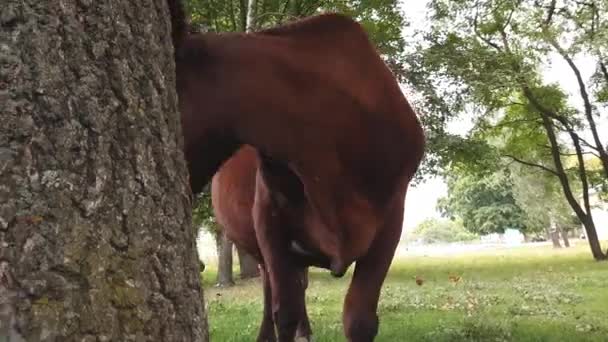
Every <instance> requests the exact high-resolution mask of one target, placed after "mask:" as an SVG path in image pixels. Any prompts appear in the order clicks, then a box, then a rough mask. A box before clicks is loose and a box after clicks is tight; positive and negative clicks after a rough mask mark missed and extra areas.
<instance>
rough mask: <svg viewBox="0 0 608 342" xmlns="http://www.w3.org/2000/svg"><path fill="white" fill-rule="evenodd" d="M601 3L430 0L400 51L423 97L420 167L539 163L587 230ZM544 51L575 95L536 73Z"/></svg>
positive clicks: (601, 76)
mask: <svg viewBox="0 0 608 342" xmlns="http://www.w3.org/2000/svg"><path fill="white" fill-rule="evenodd" d="M605 13H608V1H605V0H602V1H593V0H590V1H576V0H561V1H555V0H545V1H543V0H458V1H449V0H432V1H431V2H430V19H431V24H430V25H429V28H428V29H426V30H424V31H423V32H421V33H420V34H421V35H422V37H423V40H422V42H420V43H418V44H417V51H418V53H416V54H412V55H410V56H408V58H407V64H408V68H407V70H408V72H407V77H406V79H407V80H408V81H409V82H410V85H411V86H412V87H413V88H415V89H416V90H417V91H419V92H420V93H421V94H422V95H421V98H422V99H423V103H424V104H425V105H423V106H421V108H423V113H422V114H423V115H424V118H423V122H424V123H425V126H426V128H427V130H429V131H431V132H432V133H431V134H429V135H428V137H429V144H428V146H429V147H430V148H431V149H432V150H431V151H430V153H431V155H432V157H431V158H428V160H433V161H434V164H433V165H430V168H431V169H432V168H434V169H435V170H434V171H436V172H441V170H443V171H445V170H450V171H451V170H452V169H453V168H455V167H456V168H461V169H463V168H471V167H476V166H477V165H479V161H480V160H481V161H483V162H490V164H495V163H496V162H498V164H499V165H502V167H505V166H506V165H508V164H510V163H514V162H515V163H519V164H521V165H524V166H526V167H528V168H534V169H537V170H542V171H544V172H546V173H548V174H549V175H552V176H554V177H555V178H556V179H557V180H559V184H560V186H561V190H562V193H563V195H564V197H565V198H566V200H567V202H568V204H569V206H570V207H571V208H572V210H573V211H574V212H575V213H576V215H577V217H578V218H579V220H580V221H581V222H583V224H584V225H585V228H586V229H587V232H588V233H591V234H592V235H593V234H594V232H595V226H594V222H593V219H592V217H591V211H590V202H589V192H590V190H591V189H592V188H596V189H604V188H606V187H605V182H606V179H607V178H608V154H607V153H606V146H605V143H604V142H603V141H602V139H601V138H600V136H599V133H598V129H597V124H596V121H597V120H598V119H599V118H600V116H601V115H602V114H605V109H606V107H605V106H606V103H605V98H604V95H603V94H604V93H603V92H604V91H605V89H606V85H607V84H608V77H606V76H608V73H604V72H603V71H604V70H605V69H606V68H605V65H604V61H605V60H606V51H607V50H608V49H607V48H608V39H606V37H607V35H608V25H607V19H606V15H605ZM583 55H585V56H586V57H587V58H588V59H590V60H593V62H594V63H595V64H596V66H597V70H596V73H595V75H594V77H593V79H592V80H585V79H584V78H583V77H582V75H581V70H580V65H577V58H579V57H581V56H583ZM551 56H557V58H559V59H561V60H562V61H563V62H564V63H565V64H566V65H567V67H568V69H569V72H571V76H572V77H573V78H574V79H575V80H576V85H577V90H578V93H577V97H578V99H577V101H569V100H571V99H570V98H569V96H568V94H567V93H566V92H565V91H564V90H563V89H561V88H560V86H559V85H557V84H553V83H550V82H547V81H546V79H545V78H544V77H543V68H544V67H545V66H546V65H547V61H548V60H549V59H550V57H551ZM463 117H466V118H467V119H468V120H469V121H470V122H472V123H473V128H472V129H471V131H470V132H469V133H468V134H467V135H465V136H464V137H463V136H453V135H450V134H448V133H447V129H446V127H447V124H448V123H449V122H450V120H454V119H456V118H463ZM590 155H595V157H596V158H598V160H599V161H600V164H601V166H602V167H601V171H602V173H603V177H598V174H597V172H596V171H595V170H590V169H589V168H588V164H589V163H588V156H590ZM427 166H428V165H427ZM484 167H485V166H484ZM478 168H479V167H478ZM482 169H483V167H482ZM427 170H428V169H427ZM581 199H582V201H581ZM465 225H466V223H465ZM589 242H590V245H591V249H592V251H593V254H594V256H595V257H596V258H597V259H602V258H605V255H603V253H602V252H601V250H600V247H599V243H598V242H597V241H593V239H589Z"/></svg>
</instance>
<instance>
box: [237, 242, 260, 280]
mask: <svg viewBox="0 0 608 342" xmlns="http://www.w3.org/2000/svg"><path fill="white" fill-rule="evenodd" d="M236 252H237V254H238V256H239V267H240V269H241V279H247V278H255V277H258V276H259V275H260V270H259V269H258V262H257V261H256V260H255V259H254V258H253V257H252V256H251V255H250V254H247V252H245V251H244V250H242V249H241V248H238V247H237V248H236Z"/></svg>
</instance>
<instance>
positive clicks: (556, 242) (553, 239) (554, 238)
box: [545, 228, 562, 248]
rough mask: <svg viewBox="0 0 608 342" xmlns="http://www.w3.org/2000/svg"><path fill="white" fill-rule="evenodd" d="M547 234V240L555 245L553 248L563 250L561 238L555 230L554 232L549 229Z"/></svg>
mask: <svg viewBox="0 0 608 342" xmlns="http://www.w3.org/2000/svg"><path fill="white" fill-rule="evenodd" d="M545 232H546V234H547V238H548V239H551V242H552V243H553V248H562V245H561V243H560V242H559V236H558V235H557V232H556V231H555V230H553V229H552V228H547V229H545Z"/></svg>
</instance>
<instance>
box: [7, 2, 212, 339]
mask: <svg viewBox="0 0 608 342" xmlns="http://www.w3.org/2000/svg"><path fill="white" fill-rule="evenodd" d="M0 25H1V26H2V29H1V30H0V51H1V53H0V54H1V57H0V122H1V124H0V340H2V341H5V340H7V339H10V340H11V341H23V340H25V341H207V340H208V334H207V319H206V315H205V311H204V307H203V305H202V301H203V298H202V290H201V287H200V280H199V276H198V267H199V265H198V258H197V255H196V248H195V242H196V239H195V230H194V229H193V228H192V225H191V198H190V191H189V186H188V180H187V170H186V168H185V163H184V161H183V155H182V153H181V144H182V142H181V138H178V137H180V136H181V132H180V122H179V116H178V113H177V96H176V94H175V90H174V89H175V71H174V70H175V69H174V60H173V51H172V48H171V34H170V23H169V11H168V10H167V5H166V2H165V0H130V1H102V2H97V1H91V0H80V1H76V0H65V1H40V0H4V1H2V6H0Z"/></svg>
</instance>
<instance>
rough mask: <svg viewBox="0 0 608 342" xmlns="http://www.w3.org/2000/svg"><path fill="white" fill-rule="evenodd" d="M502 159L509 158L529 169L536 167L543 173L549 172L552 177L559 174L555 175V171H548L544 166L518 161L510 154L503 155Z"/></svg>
mask: <svg viewBox="0 0 608 342" xmlns="http://www.w3.org/2000/svg"><path fill="white" fill-rule="evenodd" d="M503 157H507V158H511V159H512V160H513V161H515V162H518V163H520V164H523V165H526V166H531V167H536V168H539V169H541V170H543V171H546V172H549V173H551V174H553V175H554V176H559V174H558V173H557V171H555V170H553V169H550V168H548V167H546V166H544V165H540V164H536V163H533V162H529V161H525V160H522V159H519V158H517V157H515V156H512V155H510V154H503Z"/></svg>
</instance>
